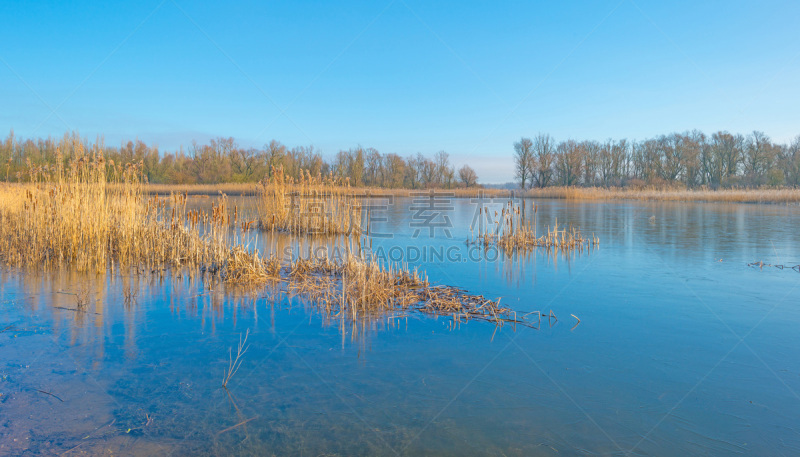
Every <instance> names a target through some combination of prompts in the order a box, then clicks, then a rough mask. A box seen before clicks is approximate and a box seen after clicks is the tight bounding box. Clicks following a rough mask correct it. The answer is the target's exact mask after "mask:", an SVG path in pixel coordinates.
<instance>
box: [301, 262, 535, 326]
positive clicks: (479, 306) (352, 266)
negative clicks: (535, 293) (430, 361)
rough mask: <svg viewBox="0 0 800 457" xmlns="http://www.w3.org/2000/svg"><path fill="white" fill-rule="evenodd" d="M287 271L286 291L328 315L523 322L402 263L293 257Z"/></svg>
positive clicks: (497, 305)
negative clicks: (431, 280)
mask: <svg viewBox="0 0 800 457" xmlns="http://www.w3.org/2000/svg"><path fill="white" fill-rule="evenodd" d="M289 270H290V271H289V273H288V275H287V278H288V279H287V280H288V287H289V290H290V291H292V292H295V293H301V294H304V295H306V296H308V297H309V298H311V299H312V300H313V301H314V303H315V304H316V305H317V306H318V307H320V308H322V309H323V310H324V311H325V312H326V313H327V314H328V315H331V316H333V317H335V318H341V319H344V320H350V321H353V322H355V321H357V320H359V319H364V318H367V319H368V318H371V317H375V316H379V315H385V314H389V313H396V312H420V313H424V314H429V315H444V316H452V317H453V318H454V319H457V320H462V319H463V320H470V319H477V320H485V321H490V322H493V323H495V324H497V325H502V324H503V323H506V322H511V323H520V324H523V325H528V324H527V323H526V322H525V320H524V319H522V318H517V316H516V313H514V311H513V310H511V309H509V308H506V307H503V306H501V305H500V302H499V300H498V301H494V300H488V299H486V298H484V297H483V296H481V295H472V294H469V293H467V292H465V291H464V290H462V289H459V288H456V287H451V286H444V285H438V286H434V285H431V284H430V283H429V282H428V279H427V277H425V276H424V275H422V274H420V273H419V272H418V271H416V270H409V269H408V268H407V267H392V266H388V267H382V266H381V265H379V264H378V263H377V262H374V261H369V260H365V259H363V258H362V257H359V256H355V255H352V256H349V257H348V258H347V259H345V260H343V261H339V262H332V261H330V260H328V259H322V260H316V259H297V260H295V261H293V262H292V264H291V266H290V267H289Z"/></svg>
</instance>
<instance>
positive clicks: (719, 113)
mask: <svg viewBox="0 0 800 457" xmlns="http://www.w3.org/2000/svg"><path fill="white" fill-rule="evenodd" d="M111 3H113V5H112V4H111ZM0 17H2V19H3V21H2V23H3V27H2V28H0V132H3V134H4V133H5V132H8V131H9V130H10V129H12V128H13V129H14V131H15V133H16V134H17V135H18V136H22V137H29V136H36V137H39V136H48V135H54V136H60V135H62V134H63V133H64V132H65V131H68V130H77V131H78V132H80V133H81V135H83V136H85V137H88V138H90V139H94V138H95V137H96V136H97V135H98V134H102V135H104V137H105V141H106V143H107V144H118V143H119V142H120V141H121V140H123V139H124V140H128V139H133V138H140V139H142V140H144V141H146V142H148V143H155V144H157V145H158V146H159V147H160V148H161V150H162V151H163V150H167V151H171V150H174V149H175V148H177V147H178V146H179V145H181V144H184V145H187V144H189V143H190V142H191V141H192V140H193V139H194V140H198V141H200V142H203V141H206V140H208V139H209V138H212V137H216V136H226V137H227V136H233V137H234V138H236V139H237V140H238V142H239V144H240V145H244V146H254V147H260V146H261V145H263V144H264V143H266V142H268V141H269V140H271V139H277V140H279V141H281V142H283V143H284V144H287V145H288V146H297V145H309V144H311V145H314V146H315V147H316V148H318V149H321V150H322V152H323V154H326V155H329V156H330V155H333V154H335V153H336V151H338V150H339V149H347V148H350V147H353V146H356V145H359V144H360V145H363V146H365V147H366V146H371V147H375V148H376V149H378V150H379V151H381V152H383V153H389V152H395V153H398V154H400V155H403V156H407V155H410V154H415V153H416V152H422V153H423V154H427V155H432V154H433V153H435V152H437V151H439V150H445V151H447V152H449V153H450V155H451V157H452V159H453V162H454V163H456V164H457V165H460V164H462V163H465V162H466V163H470V164H471V165H473V167H474V168H476V169H477V170H478V175H479V177H480V178H481V181H482V182H505V181H510V180H512V176H513V171H512V161H511V154H512V150H513V143H514V141H516V140H518V139H519V138H520V137H521V136H532V135H535V134H536V133H538V132H549V133H550V134H552V135H553V136H554V137H555V138H556V139H558V140H561V139H567V138H573V139H577V140H582V139H598V140H603V139H606V138H622V137H625V138H629V139H641V138H645V137H650V136H655V135H658V134H661V133H669V132H672V131H684V130H688V129H694V128H698V129H701V130H703V131H706V132H713V131H717V130H730V131H734V132H741V133H747V132H749V131H752V130H754V129H757V130H762V131H764V132H766V133H767V134H768V135H769V136H770V137H772V138H773V139H774V140H777V141H781V142H788V141H790V140H791V139H792V138H793V137H794V136H796V135H798V134H800V103H798V102H800V84H798V81H800V37H798V35H797V31H796V30H797V26H796V18H797V17H800V2H758V3H756V2H738V1H728V2H721V1H720V2H688V1H687V2H683V1H680V2H649V1H644V0H635V1H630V0H623V1H621V2H620V1H619V0H617V1H599V2H547V3H544V2H543V3H534V2H522V1H519V2H471V1H463V0H462V1H458V2H455V1H454V2H424V1H419V0H395V1H391V0H387V1H375V2H361V1H352V2H323V1H319V2H235V5H233V6H231V5H224V4H220V3H219V2H210V1H209V2H189V1H187V0H176V1H172V0H165V1H161V0H157V1H147V0H145V1H137V2H125V3H117V2H108V3H106V2H81V1H73V2H55V1H53V2H47V1H38V2H37V1H27V2H21V1H8V2H3V3H2V4H0ZM53 111H55V113H54V114H51V113H52V112H53Z"/></svg>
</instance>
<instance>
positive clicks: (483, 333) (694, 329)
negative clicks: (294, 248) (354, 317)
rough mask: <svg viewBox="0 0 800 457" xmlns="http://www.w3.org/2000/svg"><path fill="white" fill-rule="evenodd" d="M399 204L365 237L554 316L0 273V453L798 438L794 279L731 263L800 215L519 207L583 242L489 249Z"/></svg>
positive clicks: (747, 450) (780, 254) (774, 246)
mask: <svg viewBox="0 0 800 457" xmlns="http://www.w3.org/2000/svg"><path fill="white" fill-rule="evenodd" d="M238 204H241V205H242V206H247V205H248V200H247V199H243V200H240V201H238ZM488 204H489V205H494V206H493V208H497V209H499V208H500V204H501V202H489V203H488ZM414 205H415V203H414V202H413V201H411V200H404V199H398V200H394V201H393V202H392V204H391V205H388V207H387V208H386V209H385V211H384V212H383V214H382V216H385V218H386V219H387V220H386V221H375V222H374V224H373V225H372V230H373V234H374V235H375V236H374V237H373V238H372V249H373V252H383V253H385V255H386V256H387V257H388V256H389V253H390V252H391V250H392V249H395V251H393V252H395V253H397V252H401V253H402V255H403V259H402V260H404V261H408V262H409V263H410V265H411V266H412V267H413V266H418V267H420V268H421V269H423V270H424V271H426V272H427V275H428V277H429V279H430V280H431V281H433V282H435V283H441V284H448V285H453V286H458V287H463V288H465V289H467V290H469V291H470V292H472V293H475V294H481V295H484V296H486V297H491V298H496V297H501V303H503V304H505V305H507V306H510V307H512V308H514V309H515V310H518V311H519V312H522V311H526V312H528V311H534V310H539V311H542V312H548V311H551V310H552V312H553V314H555V316H556V317H557V318H558V320H554V319H550V320H544V321H542V323H541V324H540V325H539V326H538V328H537V329H530V328H522V327H518V328H516V329H515V328H513V327H512V326H508V325H506V326H503V327H501V328H497V327H495V326H494V325H493V324H490V323H485V322H474V321H473V322H468V323H460V324H454V323H453V321H452V319H448V318H443V317H438V318H437V317H430V316H420V315H411V316H405V317H402V318H383V319H374V320H371V321H369V322H362V323H361V324H360V325H356V326H352V325H349V324H342V323H341V322H340V321H338V320H336V319H334V318H331V317H330V316H325V315H323V314H321V313H319V312H317V311H316V310H315V309H314V306H313V303H308V302H306V301H304V300H303V299H302V298H301V297H294V296H289V295H286V294H283V293H280V291H274V290H270V289H269V288H263V289H261V290H258V291H255V292H247V291H242V290H235V289H231V288H228V287H226V286H225V285H223V284H219V283H216V282H203V281H200V280H192V279H190V278H188V277H181V278H177V277H173V276H172V275H171V273H170V272H165V273H164V274H163V275H159V274H150V275H143V276H137V275H136V274H134V273H132V272H130V271H119V270H117V271H115V273H114V274H113V275H105V276H102V275H101V276H94V275H91V276H87V275H79V274H75V273H70V272H69V271H49V272H30V271H26V272H21V271H16V270H13V269H9V268H5V267H4V268H3V269H2V277H0V301H1V302H2V305H1V306H0V376H2V378H0V394H1V395H0V423H2V427H0V454H3V455H21V454H24V455H53V454H61V453H63V452H66V451H69V452H70V454H73V453H74V454H75V455H80V454H90V455H93V454H108V453H113V454H126V455H153V454H167V453H171V454H172V455H271V454H274V455H421V454H424V455H509V456H510V455H520V456H522V455H525V456H529V455H559V456H563V455H681V454H683V455H686V454H689V455H797V454H798V453H800V415H799V414H798V412H797V411H798V410H800V397H798V393H800V344H799V343H800V336H798V335H799V334H798V332H797V328H798V324H800V308H798V305H797V303H798V298H800V289H798V285H800V274H798V273H797V272H795V271H792V270H789V269H785V270H779V269H776V268H771V267H765V268H763V269H759V268H753V267H748V266H747V263H748V262H753V261H764V262H765V263H770V264H789V265H796V264H798V263H800V232H798V231H797V229H796V228H797V227H798V225H800V208H798V207H792V206H778V205H728V204H703V203H645V202H615V203H595V202H590V203H574V202H566V201H539V202H537V210H536V216H535V217H536V224H537V226H538V227H539V230H543V229H544V228H545V227H546V226H548V225H553V224H554V223H555V220H556V218H557V219H558V223H559V225H562V224H574V225H576V226H578V227H580V228H581V229H582V231H583V232H584V233H587V234H591V233H594V234H595V235H596V236H597V237H599V238H600V240H601V245H600V247H599V248H598V249H594V250H592V251H591V252H583V253H580V254H571V255H566V256H565V255H555V256H554V255H552V254H548V253H546V252H543V251H539V252H534V253H532V254H530V255H524V256H514V257H513V258H505V257H504V256H502V255H498V254H497V253H493V254H492V253H482V252H480V251H478V252H477V253H478V254H480V255H475V254H476V251H475V250H474V249H473V248H470V246H467V245H466V244H465V243H464V241H465V240H466V239H467V238H468V237H469V236H470V225H471V223H472V222H473V221H474V220H475V216H476V214H475V212H476V208H477V205H476V204H475V203H474V202H472V201H470V200H468V199H466V200H455V201H453V202H452V205H451V206H452V209H449V207H448V209H446V210H445V211H444V213H443V214H446V215H447V216H448V217H449V223H450V225H451V226H447V227H438V228H436V229H434V234H433V235H434V236H433V237H431V236H430V231H429V230H428V229H427V228H423V229H421V230H419V233H416V232H417V229H418V228H419V227H416V225H417V224H416V223H417V222H419V217H418V216H419V215H418V214H417V213H418V211H417V210H414V209H413V207H414ZM526 211H527V212H528V213H529V214H528V219H529V220H533V211H532V204H531V202H527V204H526ZM652 216H654V218H653V217H652ZM445 229H447V230H445ZM447 231H449V236H448V233H446V232H447ZM378 235H391V236H390V237H380V236H378ZM259 240H260V241H259V243H260V246H261V248H262V249H268V248H270V247H271V248H277V247H278V245H279V243H278V242H277V241H275V240H274V239H273V238H271V235H270V234H262V235H261V236H260V238H259ZM290 244H291V243H290ZM281 246H284V245H281ZM398 249H399V251H398ZM442 252H443V253H445V255H446V256H447V255H449V256H450V257H445V258H442V256H441V255H438V253H442ZM409 255H410V256H411V257H412V258H408V256H409ZM81 290H90V291H91V292H90V301H91V303H90V305H89V307H88V308H87V312H78V311H75V310H74V308H75V300H76V297H75V295H73V294H77V293H80V291H81ZM125 290H134V291H138V292H137V295H136V297H135V299H129V300H126V299H125V294H124V291H125ZM571 315H575V316H577V317H578V318H580V321H581V322H580V324H579V325H577V326H575V324H576V322H577V320H576V319H575V318H574V317H572V316H571ZM248 329H249V331H250V335H249V338H248V343H249V344H250V346H249V350H248V352H247V353H246V355H245V357H244V362H243V364H242V367H241V370H240V371H239V372H238V373H237V374H236V376H235V377H234V378H233V380H232V381H231V382H230V384H229V385H228V389H227V390H225V389H222V388H220V384H221V381H222V376H223V372H224V370H225V368H226V367H227V365H228V353H229V348H231V347H232V346H233V347H234V352H235V346H236V344H237V343H238V341H239V338H240V336H241V335H242V334H243V333H244V332H245V331H246V330H248ZM68 455H69V454H68Z"/></svg>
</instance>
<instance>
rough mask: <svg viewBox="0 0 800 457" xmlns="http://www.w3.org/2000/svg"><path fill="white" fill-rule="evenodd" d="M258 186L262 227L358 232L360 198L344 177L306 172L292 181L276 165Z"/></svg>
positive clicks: (303, 231) (326, 232)
mask: <svg viewBox="0 0 800 457" xmlns="http://www.w3.org/2000/svg"><path fill="white" fill-rule="evenodd" d="M259 188H260V199H259V213H260V219H259V225H260V226H261V228H262V229H265V230H278V231H283V232H290V233H300V234H312V235H338V234H348V235H350V234H354V235H360V234H361V201H360V199H359V198H358V196H356V195H355V192H353V191H352V190H351V189H350V187H349V185H348V183H347V180H339V179H337V178H334V177H332V176H328V177H323V176H321V175H320V176H311V174H310V173H308V171H306V173H305V174H303V175H302V178H301V179H299V180H294V179H292V178H291V177H289V176H287V175H286V174H284V172H283V169H282V168H281V167H278V168H273V170H272V176H271V177H269V178H265V180H264V181H263V182H262V183H260V185H259Z"/></svg>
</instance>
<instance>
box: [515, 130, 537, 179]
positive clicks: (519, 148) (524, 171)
mask: <svg viewBox="0 0 800 457" xmlns="http://www.w3.org/2000/svg"><path fill="white" fill-rule="evenodd" d="M532 160H533V142H532V141H531V140H530V138H525V137H523V138H521V139H520V140H519V141H518V142H516V143H514V169H515V172H516V173H515V176H516V178H517V179H518V180H519V187H520V188H522V189H525V188H526V187H525V186H526V184H527V183H528V182H529V181H530V178H531V165H532Z"/></svg>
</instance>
